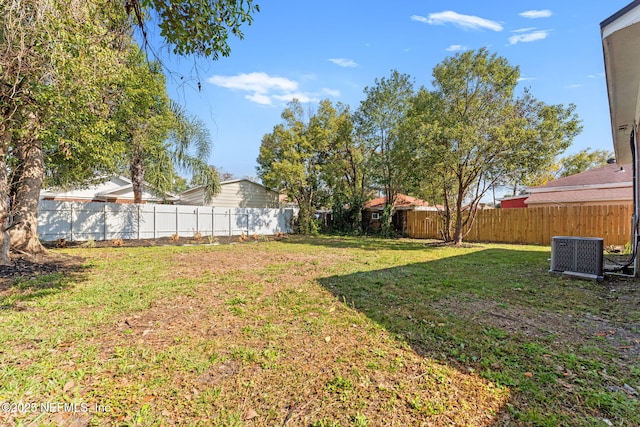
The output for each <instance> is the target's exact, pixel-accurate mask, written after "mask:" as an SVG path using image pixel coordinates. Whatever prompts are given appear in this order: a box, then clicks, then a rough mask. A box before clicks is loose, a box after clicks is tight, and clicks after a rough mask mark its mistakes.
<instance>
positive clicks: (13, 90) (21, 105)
mask: <svg viewBox="0 0 640 427" xmlns="http://www.w3.org/2000/svg"><path fill="white" fill-rule="evenodd" d="M257 11H258V6H257V5H255V4H253V1H252V0H243V1H231V0H217V1H212V0H201V1H197V0H195V1H188V2H182V1H173V0H169V1H160V0H114V1H106V2H67V1H62V0H7V1H4V2H2V3H0V12H1V13H2V19H1V21H0V25H1V28H0V110H2V111H1V113H2V121H1V122H0V224H1V229H0V231H1V232H0V242H2V244H1V245H0V248H2V251H1V252H0V263H3V264H7V263H9V262H10V259H9V253H8V249H7V248H8V245H7V244H6V241H7V239H8V235H7V231H8V228H9V226H10V225H9V224H10V221H11V216H12V214H13V215H14V222H13V228H12V229H11V232H12V237H11V240H12V244H14V245H15V246H16V247H20V248H21V249H22V250H23V251H25V252H39V251H41V250H43V248H42V246H41V245H40V244H39V242H38V240H37V235H36V227H37V201H38V194H39V190H40V187H41V185H42V181H43V179H44V178H45V171H46V170H49V171H51V172H50V173H49V174H48V175H47V176H46V177H47V178H48V179H50V181H51V183H54V184H56V183H57V184H60V185H67V184H71V183H76V184H77V183H78V182H86V180H89V179H91V178H92V177H95V176H96V174H98V173H99V172H106V171H109V170H112V169H113V166H114V165H115V163H117V162H114V161H113V159H120V157H121V156H120V154H119V152H118V150H120V149H121V148H122V145H121V144H119V143H118V142H121V141H119V140H118V137H117V135H115V134H114V125H113V122H111V121H110V120H107V119H105V117H106V118H108V117H109V114H110V113H112V111H111V107H112V106H113V104H114V101H112V98H111V95H112V92H111V89H113V87H114V86H117V83H113V82H110V81H109V78H108V77H105V76H116V77H117V76H118V75H119V74H120V72H121V69H117V63H114V62H113V60H112V59H113V57H114V56H115V57H117V55H118V54H119V53H122V52H123V51H126V49H123V47H125V48H126V46H127V45H128V44H129V43H130V37H131V30H132V28H133V26H136V27H137V28H139V29H141V32H142V34H143V40H145V43H146V41H147V37H146V31H147V28H148V23H149V20H147V19H148V18H152V19H151V20H154V19H153V18H155V21H156V22H157V23H158V24H159V25H160V28H161V33H162V35H163V36H164V37H165V39H166V40H167V42H168V43H169V44H171V45H172V46H173V47H174V52H175V53H177V54H195V55H199V56H207V57H211V58H213V59H216V58H217V57H218V55H219V54H222V55H223V56H226V55H228V54H229V52H230V49H229V46H228V37H229V34H233V35H235V36H237V37H240V38H242V36H243V35H242V31H241V28H242V26H243V25H244V24H250V23H251V21H252V14H253V13H255V12H257ZM120 58H121V57H120ZM94 89H95V90H94ZM116 92H118V91H117V90H116ZM96 100H100V101H101V102H96ZM70 113H72V114H70ZM103 113H107V115H106V116H105V115H103ZM92 127H93V129H94V133H93V134H91V133H90V132H87V131H86V129H89V128H92ZM76 141H83V142H84V143H80V144H79V143H77V142H76ZM106 141H109V142H112V144H106V143H105V142H106ZM100 153H102V154H100ZM100 157H102V159H101V160H103V161H99V160H100ZM107 157H109V158H108V159H107ZM47 162H57V163H59V164H60V166H61V167H60V168H58V169H57V170H55V169H56V168H55V167H50V168H48V166H47V165H48V163H47ZM49 164H51V163H49ZM79 165H82V167H84V168H85V172H83V171H82V167H78V166H79ZM93 166H96V168H95V169H92V167H93ZM203 171H205V170H204V169H203ZM209 172H210V171H209ZM9 173H11V175H12V176H11V177H9ZM9 196H11V197H9ZM9 200H11V201H12V203H13V205H10V204H9Z"/></svg>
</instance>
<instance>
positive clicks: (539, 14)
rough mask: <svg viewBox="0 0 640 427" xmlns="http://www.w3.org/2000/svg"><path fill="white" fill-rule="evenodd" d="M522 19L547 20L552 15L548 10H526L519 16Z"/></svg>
mask: <svg viewBox="0 0 640 427" xmlns="http://www.w3.org/2000/svg"><path fill="white" fill-rule="evenodd" d="M519 15H520V16H522V17H523V18H530V19H538V18H549V17H550V16H551V15H553V13H552V12H551V11H550V10H549V9H542V10H527V11H525V12H522V13H520V14H519Z"/></svg>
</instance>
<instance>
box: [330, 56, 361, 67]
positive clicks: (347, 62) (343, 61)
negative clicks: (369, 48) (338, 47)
mask: <svg viewBox="0 0 640 427" xmlns="http://www.w3.org/2000/svg"><path fill="white" fill-rule="evenodd" d="M329 61H331V62H333V63H334V64H336V65H339V66H340V67H347V68H355V67H357V66H358V64H357V63H356V62H355V61H354V60H352V59H347V58H330V59H329Z"/></svg>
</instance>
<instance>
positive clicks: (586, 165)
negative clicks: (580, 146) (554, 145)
mask: <svg viewBox="0 0 640 427" xmlns="http://www.w3.org/2000/svg"><path fill="white" fill-rule="evenodd" d="M613 156H614V154H613V152H611V151H607V150H593V151H592V150H591V148H586V149H584V150H580V151H578V152H577V153H575V154H570V155H568V156H565V157H563V158H561V159H560V161H559V162H558V163H559V171H558V173H557V176H558V177H559V178H561V177H564V176H569V175H575V174H577V173H580V172H584V171H587V170H589V169H594V168H598V167H601V166H605V165H606V164H607V161H608V160H609V159H611V158H613Z"/></svg>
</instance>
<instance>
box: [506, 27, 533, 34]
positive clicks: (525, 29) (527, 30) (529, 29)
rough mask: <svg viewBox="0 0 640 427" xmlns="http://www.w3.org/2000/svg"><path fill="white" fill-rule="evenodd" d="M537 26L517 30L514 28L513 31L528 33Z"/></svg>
mask: <svg viewBox="0 0 640 427" xmlns="http://www.w3.org/2000/svg"><path fill="white" fill-rule="evenodd" d="M535 29H536V27H527V28H519V29H517V30H512V31H511V32H512V33H528V32H530V31H534V30H535Z"/></svg>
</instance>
